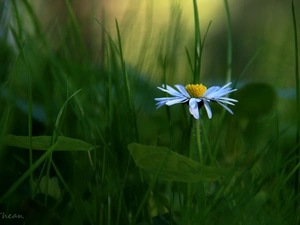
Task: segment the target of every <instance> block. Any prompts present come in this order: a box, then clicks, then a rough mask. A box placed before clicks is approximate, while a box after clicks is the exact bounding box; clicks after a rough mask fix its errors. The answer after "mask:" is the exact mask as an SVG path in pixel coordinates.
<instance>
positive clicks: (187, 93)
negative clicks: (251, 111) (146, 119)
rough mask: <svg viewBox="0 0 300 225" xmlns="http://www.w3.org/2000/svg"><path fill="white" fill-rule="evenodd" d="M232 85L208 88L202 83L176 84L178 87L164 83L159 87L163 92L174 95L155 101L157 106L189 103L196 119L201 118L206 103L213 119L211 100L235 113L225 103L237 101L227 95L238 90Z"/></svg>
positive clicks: (229, 103) (206, 107) (209, 116)
mask: <svg viewBox="0 0 300 225" xmlns="http://www.w3.org/2000/svg"><path fill="white" fill-rule="evenodd" d="M230 85H231V82H230V83H228V84H226V85H224V86H223V87H219V86H212V87H210V88H208V89H207V88H206V87H205V86H204V85H202V84H188V85H186V86H183V85H180V84H176V85H175V87H176V89H175V88H172V87H171V86H169V85H162V87H157V88H158V89H159V90H161V91H163V92H166V93H168V94H169V95H171V96H172V97H164V98H155V101H157V103H156V105H157V108H159V107H161V106H163V105H167V106H171V105H174V104H178V103H181V104H182V103H188V104H189V110H190V113H191V114H192V115H193V116H194V118H195V119H199V109H200V108H201V107H202V106H203V105H204V107H205V109H206V112H207V116H208V118H209V119H211V118H212V111H211V108H210V106H209V103H210V102H216V103H218V104H219V105H221V106H223V107H224V108H225V109H226V110H227V111H228V112H230V113H231V114H233V112H232V111H231V109H230V108H229V107H228V106H226V105H225V104H228V105H234V102H237V100H235V99H233V98H228V97H226V95H227V94H229V93H231V92H234V91H236V90H237V89H232V88H230V87H229V86H230Z"/></svg>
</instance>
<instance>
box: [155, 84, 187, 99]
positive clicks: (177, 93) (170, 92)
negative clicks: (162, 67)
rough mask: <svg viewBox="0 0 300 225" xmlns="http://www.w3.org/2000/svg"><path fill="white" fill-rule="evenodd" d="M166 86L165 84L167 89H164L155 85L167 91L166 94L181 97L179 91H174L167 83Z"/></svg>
mask: <svg viewBox="0 0 300 225" xmlns="http://www.w3.org/2000/svg"><path fill="white" fill-rule="evenodd" d="M166 86H167V89H164V88H161V87H157V88H158V89H159V90H161V91H163V92H167V93H168V94H170V95H172V96H175V97H183V95H182V94H181V93H180V92H179V91H176V90H175V89H174V88H172V87H170V86H169V85H166Z"/></svg>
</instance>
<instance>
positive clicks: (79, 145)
mask: <svg viewBox="0 0 300 225" xmlns="http://www.w3.org/2000/svg"><path fill="white" fill-rule="evenodd" d="M51 140H52V137H51V136H36V137H32V149H35V150H47V149H49V148H50V145H51ZM4 144H5V145H8V146H13V147H18V148H28V149H29V137H27V136H15V135H11V134H9V135H6V136H5V137H4ZM93 148H95V146H93V145H91V144H89V143H87V142H84V141H82V140H79V139H74V138H69V137H63V136H59V137H58V139H57V144H56V145H55V148H54V149H53V150H54V151H89V150H92V149H93Z"/></svg>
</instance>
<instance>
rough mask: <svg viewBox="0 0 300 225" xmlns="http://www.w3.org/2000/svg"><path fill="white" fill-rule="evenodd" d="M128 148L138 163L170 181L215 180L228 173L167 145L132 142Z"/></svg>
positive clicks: (148, 170) (139, 165)
mask: <svg viewBox="0 0 300 225" xmlns="http://www.w3.org/2000/svg"><path fill="white" fill-rule="evenodd" d="M128 149H129V151H130V153H131V155H132V157H133V160H134V162H135V163H136V165H137V166H138V167H140V168H142V169H144V170H146V171H147V172H149V173H151V174H154V175H157V176H158V177H159V178H161V179H164V180H168V181H178V182H198V181H214V180H217V179H219V178H220V177H221V176H224V175H225V174H226V170H225V169H221V168H214V167H208V166H203V165H201V164H200V163H198V162H196V161H194V160H192V159H190V158H187V157H185V156H183V155H180V154H177V153H175V152H173V151H171V150H170V149H168V148H166V147H156V146H147V145H141V144H138V143H131V144H129V145H128Z"/></svg>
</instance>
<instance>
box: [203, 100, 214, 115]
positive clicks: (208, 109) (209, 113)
mask: <svg viewBox="0 0 300 225" xmlns="http://www.w3.org/2000/svg"><path fill="white" fill-rule="evenodd" d="M203 103H204V106H205V109H206V112H207V116H208V118H209V119H211V118H212V111H211V108H210V106H209V104H208V102H207V101H206V100H203Z"/></svg>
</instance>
